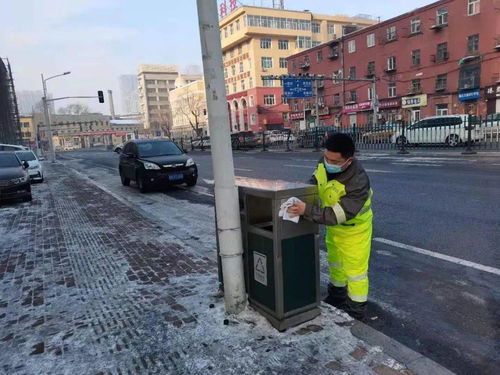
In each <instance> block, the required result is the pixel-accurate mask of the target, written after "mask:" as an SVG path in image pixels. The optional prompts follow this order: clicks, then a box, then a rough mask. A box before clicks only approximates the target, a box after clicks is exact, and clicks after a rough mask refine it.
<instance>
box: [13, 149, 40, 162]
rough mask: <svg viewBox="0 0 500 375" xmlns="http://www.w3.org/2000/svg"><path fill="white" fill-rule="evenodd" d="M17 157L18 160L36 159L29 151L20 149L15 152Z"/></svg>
mask: <svg viewBox="0 0 500 375" xmlns="http://www.w3.org/2000/svg"><path fill="white" fill-rule="evenodd" d="M16 155H17V157H18V158H19V160H23V161H24V160H26V161H33V160H36V157H35V154H34V153H33V152H31V151H20V152H16Z"/></svg>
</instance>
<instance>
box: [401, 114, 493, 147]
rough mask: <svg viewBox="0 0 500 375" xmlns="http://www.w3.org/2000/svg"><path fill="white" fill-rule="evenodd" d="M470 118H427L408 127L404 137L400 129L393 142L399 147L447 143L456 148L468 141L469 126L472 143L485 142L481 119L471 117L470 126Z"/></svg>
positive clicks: (464, 116)
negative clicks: (402, 145)
mask: <svg viewBox="0 0 500 375" xmlns="http://www.w3.org/2000/svg"><path fill="white" fill-rule="evenodd" d="M468 117H469V116H468V115H448V116H433V117H427V118H424V119H422V120H420V121H418V122H416V123H415V124H412V125H410V126H408V127H407V128H406V129H405V134H404V135H403V133H402V129H399V130H398V131H397V132H395V133H394V135H393V136H392V140H391V141H392V142H393V143H396V144H398V145H401V144H402V143H405V144H412V145H416V146H417V145H419V144H440V143H445V144H447V145H448V146H450V147H456V146H458V145H460V144H462V143H464V142H465V141H467V136H468V135H467V133H468V130H469V126H471V127H472V134H471V136H472V141H473V142H477V141H481V140H483V139H484V133H483V131H482V130H481V128H480V126H479V125H480V120H479V118H478V117H476V116H471V120H472V121H471V124H470V125H469V124H468Z"/></svg>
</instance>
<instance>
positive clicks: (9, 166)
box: [0, 152, 31, 202]
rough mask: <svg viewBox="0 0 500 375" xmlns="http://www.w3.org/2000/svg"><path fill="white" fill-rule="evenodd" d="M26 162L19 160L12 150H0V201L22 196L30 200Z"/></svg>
mask: <svg viewBox="0 0 500 375" xmlns="http://www.w3.org/2000/svg"><path fill="white" fill-rule="evenodd" d="M28 167H29V165H28V162H27V161H25V162H21V160H19V158H18V157H17V156H16V154H15V153H14V152H0V201H2V200H4V199H5V200H6V199H15V198H22V199H23V200H24V201H26V202H29V201H31V185H30V176H29V174H28V172H27V170H28Z"/></svg>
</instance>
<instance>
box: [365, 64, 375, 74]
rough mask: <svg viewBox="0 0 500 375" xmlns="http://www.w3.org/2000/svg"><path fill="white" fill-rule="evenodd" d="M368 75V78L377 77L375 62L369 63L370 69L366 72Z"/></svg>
mask: <svg viewBox="0 0 500 375" xmlns="http://www.w3.org/2000/svg"><path fill="white" fill-rule="evenodd" d="M366 75H367V76H368V77H371V76H374V75H375V61H370V62H369V63H368V68H367V70H366Z"/></svg>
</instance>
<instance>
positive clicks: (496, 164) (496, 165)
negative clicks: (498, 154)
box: [491, 164, 500, 166]
mask: <svg viewBox="0 0 500 375" xmlns="http://www.w3.org/2000/svg"><path fill="white" fill-rule="evenodd" d="M491 165H496V166H500V164H491Z"/></svg>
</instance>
